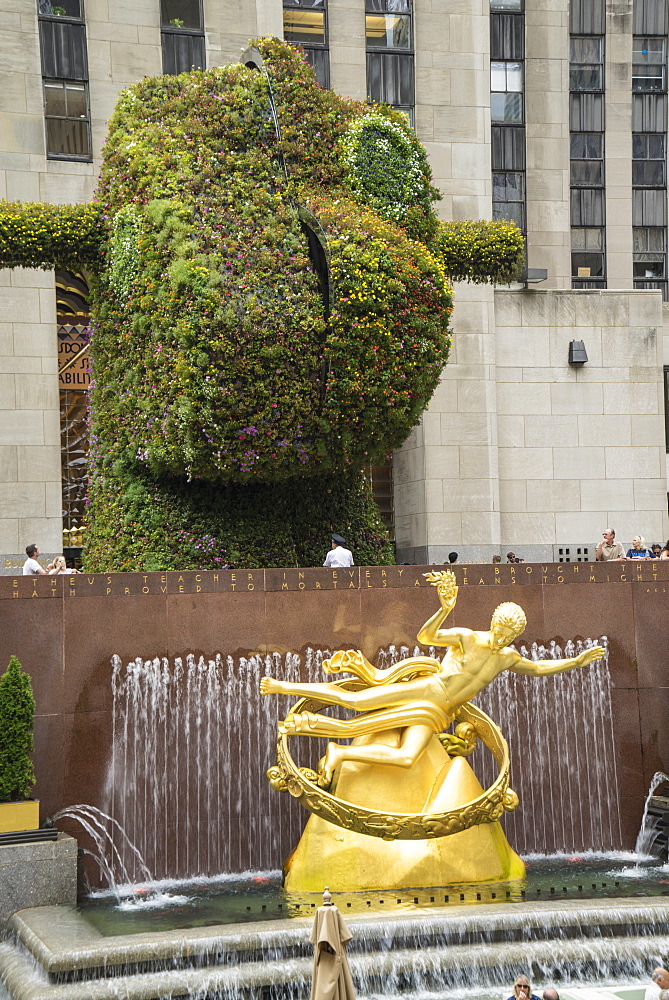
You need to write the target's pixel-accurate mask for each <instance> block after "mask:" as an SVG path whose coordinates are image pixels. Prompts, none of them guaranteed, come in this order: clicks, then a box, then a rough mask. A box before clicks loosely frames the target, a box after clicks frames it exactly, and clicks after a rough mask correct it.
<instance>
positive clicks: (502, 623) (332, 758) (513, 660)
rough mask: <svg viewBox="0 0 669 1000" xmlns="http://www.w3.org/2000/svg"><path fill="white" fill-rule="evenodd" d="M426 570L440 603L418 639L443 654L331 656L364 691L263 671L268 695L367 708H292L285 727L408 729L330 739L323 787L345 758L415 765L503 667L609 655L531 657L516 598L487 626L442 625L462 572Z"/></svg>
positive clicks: (306, 731) (555, 668) (351, 732)
mask: <svg viewBox="0 0 669 1000" xmlns="http://www.w3.org/2000/svg"><path fill="white" fill-rule="evenodd" d="M424 575H425V577H426V579H427V580H428V581H429V583H431V584H432V585H433V586H434V587H436V589H437V593H438V595H439V600H440V602H441V607H440V609H439V611H437V613H436V614H434V615H433V616H432V617H431V618H430V619H429V621H427V622H426V623H425V625H423V627H422V629H421V630H420V632H419V633H418V637H417V638H418V642H420V643H421V644H424V645H435V646H446V647H447V652H446V655H445V656H444V658H443V660H441V661H439V660H436V659H433V658H431V657H428V656H415V657H410V658H409V659H406V660H401V661H400V662H399V663H396V664H395V665H394V666H392V667H389V668H387V669H385V670H379V669H377V668H376V667H374V666H372V664H371V663H370V662H369V661H368V660H367V659H365V657H364V656H363V654H362V653H361V652H360V651H359V650H346V651H340V652H337V653H335V654H334V655H333V656H332V657H331V658H330V659H329V660H325V661H324V662H323V669H324V670H325V672H326V673H331V674H334V673H340V672H346V673H352V674H354V675H355V676H356V677H358V678H359V679H360V680H361V681H363V682H364V684H365V687H364V688H363V689H362V690H354V691H351V690H346V688H344V687H341V686H340V685H339V684H334V683H318V684H293V683H290V682H286V681H278V680H274V679H273V678H271V677H263V679H262V681H261V684H260V691H261V694H288V695H295V696H296V697H303V698H313V699H315V700H317V701H319V702H322V703H323V704H326V705H341V706H342V707H344V708H348V709H352V710H353V711H355V712H361V713H364V714H362V715H358V716H354V717H353V718H351V719H333V718H330V717H329V716H326V715H321V714H320V713H318V712H299V713H291V714H289V715H288V716H287V718H286V719H285V720H284V721H283V723H282V724H281V726H280V732H283V733H286V734H289V735H292V734H302V735H307V736H330V737H335V738H337V737H338V738H340V739H344V738H350V737H357V736H367V735H370V734H374V733H379V732H384V731H387V730H389V729H394V728H400V729H402V730H403V732H402V736H401V740H400V742H399V746H387V745H385V744H383V743H367V744H365V745H362V746H357V745H352V746H342V745H341V744H338V743H329V744H328V747H327V751H326V754H325V757H324V758H323V760H322V761H321V764H320V769H319V783H320V784H321V785H322V786H323V787H328V786H329V784H330V782H331V781H332V776H333V774H334V772H335V770H336V769H337V768H338V767H339V765H340V764H342V763H344V761H356V762H360V763H366V764H392V765H395V766H397V767H402V768H409V767H411V766H412V765H413V764H414V763H415V762H416V761H417V760H418V759H419V758H420V757H421V755H422V754H423V753H424V751H425V749H426V748H427V746H428V744H429V742H430V739H431V738H432V736H433V735H434V734H435V733H441V732H443V730H445V729H446V728H448V726H449V725H450V724H451V723H452V722H453V719H454V716H455V713H456V711H457V709H458V708H460V706H462V705H464V704H465V703H466V702H468V701H471V699H472V698H475V697H476V696H477V695H478V694H479V693H480V692H481V691H482V690H483V688H485V687H486V686H487V685H488V684H490V682H491V681H493V680H494V679H495V677H497V675H498V674H500V673H501V672H502V671H503V670H512V671H513V672H514V673H519V674H531V675H533V676H535V677H546V676H548V675H549V674H558V673H561V672H562V671H564V670H572V669H573V668H574V667H584V666H586V665H587V664H588V663H592V661H593V660H597V659H599V658H600V657H602V656H603V655H604V652H605V650H604V649H603V648H602V647H601V646H592V647H591V648H590V649H586V650H584V651H583V652H582V653H581V654H580V655H579V656H575V657H571V658H569V659H563V660H553V661H551V662H550V663H546V662H541V663H536V662H534V661H532V660H527V659H524V658H523V657H522V656H521V655H520V653H518V652H517V651H516V650H515V649H513V648H512V647H511V646H510V645H509V644H510V643H512V642H513V641H514V639H516V638H517V637H518V636H519V635H520V634H521V633H522V632H523V630H524V629H525V626H526V624H527V620H526V618H525V614H524V612H523V610H522V608H520V607H519V606H518V605H517V604H513V603H510V602H509V603H505V604H500V605H499V607H498V608H496V610H495V612H494V613H493V616H492V620H491V622H490V630H489V631H488V632H477V631H473V630H472V629H468V628H463V627H456V628H449V629H442V628H441V625H442V624H443V622H444V621H445V619H446V618H447V616H448V615H449V614H450V612H451V611H452V610H453V608H454V607H455V603H456V600H457V595H458V587H457V585H456V580H455V574H454V573H452V572H451V571H449V570H446V571H445V572H430V573H425V574H424Z"/></svg>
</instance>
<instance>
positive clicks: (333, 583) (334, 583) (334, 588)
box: [332, 580, 337, 590]
mask: <svg viewBox="0 0 669 1000" xmlns="http://www.w3.org/2000/svg"><path fill="white" fill-rule="evenodd" d="M332 589H333V590H336V589H337V581H336V580H333V581H332Z"/></svg>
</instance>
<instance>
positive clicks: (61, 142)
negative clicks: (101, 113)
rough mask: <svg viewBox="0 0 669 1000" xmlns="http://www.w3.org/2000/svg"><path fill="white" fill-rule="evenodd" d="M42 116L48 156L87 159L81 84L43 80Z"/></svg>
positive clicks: (88, 144)
mask: <svg viewBox="0 0 669 1000" xmlns="http://www.w3.org/2000/svg"><path fill="white" fill-rule="evenodd" d="M44 115H45V119H46V148H47V152H48V154H49V155H53V156H58V157H68V158H70V157H71V158H73V159H77V160H88V159H90V156H91V139H90V121H89V115H88V87H87V85H86V84H85V83H76V82H74V81H65V80H45V81H44Z"/></svg>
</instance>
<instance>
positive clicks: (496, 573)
mask: <svg viewBox="0 0 669 1000" xmlns="http://www.w3.org/2000/svg"><path fill="white" fill-rule="evenodd" d="M498 573H499V566H495V576H497V575H498Z"/></svg>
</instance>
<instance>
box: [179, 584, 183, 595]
mask: <svg viewBox="0 0 669 1000" xmlns="http://www.w3.org/2000/svg"><path fill="white" fill-rule="evenodd" d="M183 592H184V587H183V583H180V584H179V593H180V594H183Z"/></svg>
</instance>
